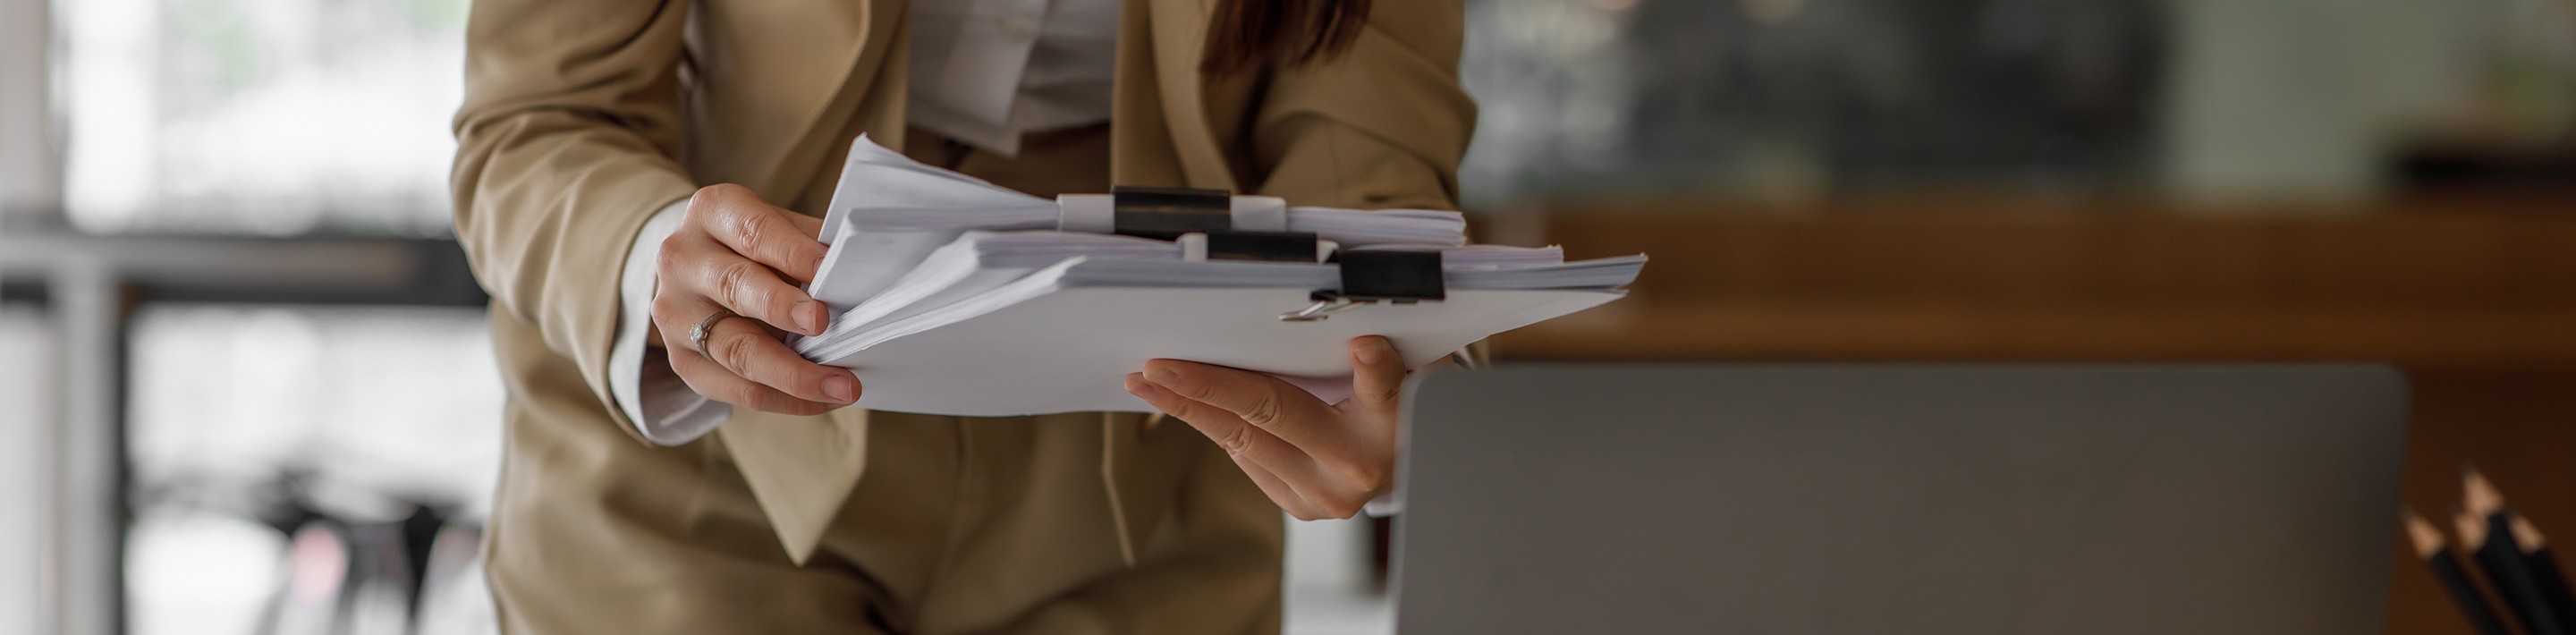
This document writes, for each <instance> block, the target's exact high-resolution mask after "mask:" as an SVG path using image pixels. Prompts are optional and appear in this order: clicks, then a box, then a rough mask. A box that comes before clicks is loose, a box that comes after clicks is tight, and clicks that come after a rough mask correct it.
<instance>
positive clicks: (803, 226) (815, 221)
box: [785, 212, 832, 254]
mask: <svg viewBox="0 0 2576 635" xmlns="http://www.w3.org/2000/svg"><path fill="white" fill-rule="evenodd" d="M785 216H786V218H787V222H789V223H794V224H795V225H796V234H797V235H799V236H812V237H814V241H815V242H822V241H823V219H820V218H815V217H812V216H806V215H804V214H798V213H794V212H789V213H787V214H786V215H785ZM831 250H832V248H831V246H829V245H825V246H824V247H823V251H824V252H825V253H826V254H829V253H830V252H831Z"/></svg>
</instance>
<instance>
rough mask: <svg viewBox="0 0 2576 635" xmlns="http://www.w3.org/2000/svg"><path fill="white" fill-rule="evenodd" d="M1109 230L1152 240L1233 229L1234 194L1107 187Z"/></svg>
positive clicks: (1163, 188)
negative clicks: (1109, 210)
mask: <svg viewBox="0 0 2576 635" xmlns="http://www.w3.org/2000/svg"><path fill="white" fill-rule="evenodd" d="M1109 197H1110V204H1109V205H1110V208H1111V210H1112V212H1111V220H1110V227H1111V231H1114V232H1117V233H1120V234H1125V235H1129V236H1136V237H1141V238H1152V239H1155V240H1172V239H1175V238H1179V237H1181V234H1187V233H1190V232H1209V233H1214V232H1221V231H1228V230H1232V229H1234V196H1233V195H1231V194H1227V193H1226V192H1225V191H1224V190H1194V189H1187V188H1177V187H1135V186H1127V185H1121V186H1117V187H1112V188H1109Z"/></svg>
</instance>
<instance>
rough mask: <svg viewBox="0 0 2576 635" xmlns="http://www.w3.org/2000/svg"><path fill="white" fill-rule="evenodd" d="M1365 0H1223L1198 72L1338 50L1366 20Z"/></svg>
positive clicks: (1300, 60) (1289, 62) (1290, 61)
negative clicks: (1205, 55)
mask: <svg viewBox="0 0 2576 635" xmlns="http://www.w3.org/2000/svg"><path fill="white" fill-rule="evenodd" d="M1369 1H1370V0H1223V1H1222V4H1220V5H1219V6H1218V7H1217V10H1216V22H1215V24H1214V25H1212V26H1211V27H1210V28H1209V31H1208V42H1207V57H1206V59H1204V60H1202V61H1201V62H1200V64H1199V72H1202V73H1207V74H1210V75H1230V74H1234V73H1240V72H1244V71H1250V70H1255V69H1259V68H1261V67H1263V66H1269V65H1279V66H1294V65H1297V64H1304V63H1307V62H1311V61H1315V60H1318V59H1322V58H1326V57H1330V56H1332V55H1335V54H1338V53H1341V52H1342V50H1343V49H1347V48H1350V46H1351V43H1352V42H1355V41H1358V40H1359V37H1360V29H1361V27H1363V26H1365V25H1366V24H1367V23H1368V14H1369Z"/></svg>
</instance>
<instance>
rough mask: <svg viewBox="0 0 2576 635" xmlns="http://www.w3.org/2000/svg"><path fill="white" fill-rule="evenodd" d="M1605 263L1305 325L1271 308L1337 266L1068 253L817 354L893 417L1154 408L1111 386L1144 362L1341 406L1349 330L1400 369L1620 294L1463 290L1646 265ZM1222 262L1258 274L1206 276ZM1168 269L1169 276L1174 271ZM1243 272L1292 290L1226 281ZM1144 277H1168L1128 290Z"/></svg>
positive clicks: (1504, 276)
mask: <svg viewBox="0 0 2576 635" xmlns="http://www.w3.org/2000/svg"><path fill="white" fill-rule="evenodd" d="M1614 260H1616V261H1617V262H1609V261H1594V262H1584V263H1568V264H1565V265H1560V266H1558V267H1556V268H1551V269H1550V270H1549V271H1544V272H1521V273H1515V272H1512V271H1505V270H1495V271H1453V272H1451V273H1450V274H1449V275H1448V276H1447V277H1448V279H1449V282H1450V287H1449V289H1448V291H1447V298H1446V299H1444V300H1441V301H1438V302H1423V303H1418V304H1410V305H1391V304H1380V305H1370V306H1363V307H1359V308H1357V309H1353V310H1350V311H1346V312H1343V313H1339V314H1336V315H1334V316H1332V317H1331V318H1330V319H1326V320H1323V321H1318V322H1284V321H1281V320H1280V319H1279V315H1280V314H1281V313H1285V312H1290V311H1295V310H1297V309H1299V308H1302V307H1304V306H1306V305H1307V304H1308V303H1309V300H1308V297H1307V294H1308V293H1309V292H1311V291H1312V290H1313V289H1315V288H1319V287H1317V286H1316V285H1318V284H1320V285H1323V286H1326V287H1329V286H1330V283H1329V282H1326V281H1327V280H1330V279H1332V278H1333V277H1334V276H1336V275H1337V274H1336V273H1334V271H1335V269H1334V267H1333V266H1331V265H1295V264H1262V263H1166V262H1140V261H1087V260H1084V259H1080V258H1076V259H1072V260H1068V261H1065V262H1063V263H1059V264H1057V265H1055V266H1052V267H1047V268H1044V269H1040V270H1038V271H1037V272H1035V273H1031V274H1028V275H1027V276H1025V277H1022V278H1020V279H1018V280H1015V281H1012V282H1010V283H1007V284H1004V285H1001V286H999V287H996V288H994V289H992V290H989V291H986V292H984V293H982V294H978V295H976V296H975V297H972V298H967V299H964V300H961V301H958V302H954V303H951V304H948V305H946V306H941V307H937V308H933V309H930V310H927V311H923V312H919V313H916V314H913V315H911V316H909V317H905V318H902V319H896V320H890V321H884V322H881V323H880V324H879V325H877V326H876V327H874V328H870V329H867V330H866V331H865V332H863V333H858V334H855V335H854V336H853V337H851V338H849V339H847V340H845V341H844V342H843V343H842V346H840V347H837V348H836V350H834V351H831V352H830V354H827V355H822V356H817V359H818V360H819V361H821V362H823V363H825V364H829V365H833V366H841V367H846V368H849V369H851V370H853V371H855V372H856V373H857V375H858V379H859V383H860V385H861V386H862V388H861V390H860V397H859V402H858V404H857V407H861V408H869V409H874V410H890V411H898V412H919V413H928V414H943V415H958V416H1011V415H1026V414H1043V413H1053V412H1076V411H1091V410H1105V411H1119V412H1151V411H1153V408H1152V407H1151V406H1150V405H1148V404H1146V403H1145V402H1144V401H1143V400H1140V399H1137V398H1136V397H1135V396H1133V395H1129V394H1127V391H1126V388H1125V384H1124V382H1125V377H1126V375H1127V373H1132V372H1137V371H1140V370H1143V369H1144V367H1145V362H1146V361H1147V360H1151V359H1157V358H1169V359H1184V360H1190V361H1196V362H1203V363H1209V364H1217V365H1221V366H1230V367H1234V368H1241V369H1245V370H1252V371H1258V372H1263V373H1269V374H1271V375H1275V376H1278V377H1280V378H1281V379H1284V380H1286V381H1288V382H1289V383H1291V384H1294V385H1296V386H1297V387H1299V388H1302V389H1305V390H1306V391H1307V392H1309V393H1312V394H1314V395H1315V396H1316V397H1318V398H1320V399H1323V400H1324V401H1327V402H1339V401H1341V400H1342V399H1345V398H1347V397H1349V396H1350V393H1351V377H1350V362H1349V357H1348V353H1347V351H1348V350H1349V349H1348V346H1347V343H1348V342H1349V341H1350V339H1351V338H1354V337H1359V336H1362V335H1383V336H1386V337H1387V338H1388V339H1390V340H1392V341H1394V343H1395V346H1396V350H1398V351H1399V352H1401V353H1403V356H1404V358H1405V359H1404V361H1405V365H1406V367H1407V368H1419V367H1421V366H1423V365H1426V364H1429V363H1431V362H1433V361H1436V360H1438V359H1439V358H1441V357H1443V356H1445V355H1448V354H1449V352H1450V351H1454V350H1457V349H1459V348H1461V347H1464V346H1466V345H1467V344H1469V343H1472V342H1475V341H1477V340H1481V339H1484V338H1486V337H1489V336H1492V335H1493V334H1495V333H1500V332H1503V331H1508V330H1511V329H1515V328H1519V327H1522V326H1527V325H1529V324H1533V323H1537V322H1540V321H1543V320H1547V319H1551V318H1555V317H1559V316H1563V315H1566V314H1569V313H1573V312H1576V311H1581V310H1584V309H1588V308H1592V307H1594V306H1599V305H1601V304H1602V303H1605V302H1609V301H1611V300H1615V299H1618V298H1619V297H1621V296H1623V295H1625V292H1624V291H1618V290H1614V289H1609V288H1606V287H1607V286H1611V285H1602V286H1592V285H1588V284H1587V285H1585V286H1584V287H1583V288H1572V289H1548V288H1535V289H1533V288H1476V287H1478V286H1501V287H1511V286H1516V285H1526V284H1542V283H1540V282H1531V281H1529V280H1526V279H1521V280H1516V279H1515V278H1533V279H1535V278H1546V279H1552V280H1559V281H1564V280H1573V281H1575V282H1583V283H1591V282H1597V281H1599V280H1603V279H1620V280H1621V281H1620V282H1617V283H1614V284H1624V279H1630V278H1633V277H1634V276H1635V273H1636V269H1637V267H1638V266H1639V265H1642V263H1643V259H1642V258H1633V257H1632V258H1627V259H1614ZM1176 267H1177V269H1176ZM1226 269H1234V270H1244V271H1252V270H1265V269H1266V270H1269V271H1268V272H1265V273H1261V274H1258V275H1253V276H1246V275H1239V274H1228V273H1223V272H1222V271H1219V272H1218V273H1208V272H1209V271H1210V270H1226ZM1176 270H1178V271H1182V273H1181V274H1180V275H1172V272H1174V271H1176ZM1559 270H1562V271H1559ZM1565 271H1575V272H1579V273H1578V274H1566V273H1565ZM1524 274H1529V275H1524ZM1539 274H1543V275H1539ZM1585 276H1588V277H1585ZM1250 278H1264V280H1263V282H1268V283H1275V282H1279V281H1293V282H1294V283H1293V284H1285V285H1276V286H1248V285H1245V284H1242V283H1236V282H1228V280H1241V279H1250ZM1480 278H1481V280H1480ZM1148 280H1163V281H1172V280H1180V282H1175V283H1172V284H1171V285H1170V286H1138V284H1137V283H1139V282H1143V281H1148ZM1480 283H1490V285H1486V284H1480Z"/></svg>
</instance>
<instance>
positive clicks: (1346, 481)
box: [1127, 335, 1405, 520]
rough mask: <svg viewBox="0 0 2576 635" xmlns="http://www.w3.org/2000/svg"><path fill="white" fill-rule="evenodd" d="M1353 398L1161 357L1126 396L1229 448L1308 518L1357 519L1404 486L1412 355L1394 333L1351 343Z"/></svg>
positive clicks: (1291, 509) (1273, 493)
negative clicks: (1402, 438) (1320, 395)
mask: <svg viewBox="0 0 2576 635" xmlns="http://www.w3.org/2000/svg"><path fill="white" fill-rule="evenodd" d="M1350 357H1351V371H1352V375H1353V377H1352V381H1351V384H1352V388H1353V391H1352V393H1351V398H1350V399H1348V400H1344V401H1343V402H1342V403H1341V404H1340V405H1334V404H1327V403H1324V401H1323V400H1321V399H1316V398H1315V396H1314V395H1312V394H1308V393H1307V392H1306V391H1305V390H1304V389H1301V388H1298V387H1296V386H1294V385H1290V384H1289V383H1288V382H1285V381H1281V380H1280V379H1279V378H1277V377H1272V376H1269V375H1264V374H1261V373H1256V372H1251V371H1245V370H1236V369H1232V368H1226V367H1223V366H1211V365H1208V364H1200V363H1196V362H1184V361H1180V360H1172V359H1157V360H1153V361H1150V362H1146V363H1145V372H1142V373H1129V374H1128V375H1127V392H1130V393H1134V394H1135V395H1136V396H1137V397H1141V398H1143V399H1144V400H1145V401H1146V403H1151V404H1153V405H1154V407H1155V408H1159V409H1162V411H1163V412H1164V413H1165V414H1169V415H1171V416H1173V417H1174V418H1178V419H1180V420H1182V421H1185V422H1188V423H1189V424H1190V427H1192V428H1197V429H1198V431H1199V433H1201V434H1205V435H1207V437H1208V438H1209V439H1212V440H1215V441H1216V444H1217V446H1218V447H1222V448H1225V453H1226V455H1227V456H1231V457H1233V458H1234V464H1235V465H1236V466H1238V467H1241V468H1243V473H1244V474H1247V475H1250V476H1251V477H1252V482H1253V483H1254V484H1256V485H1260V486H1261V491H1262V493H1265V494H1269V495H1270V500H1271V501H1273V502H1277V503H1279V507H1280V508H1281V509H1285V510H1288V513H1289V515H1292V516H1296V517H1297V518H1298V519H1300V520H1320V519H1325V518H1349V517H1351V516H1352V515H1353V514H1357V513H1359V512H1360V508H1361V506H1364V505H1367V504H1368V502H1369V500H1371V499H1374V498H1377V497H1378V496H1380V495H1383V494H1385V493H1386V492H1387V490H1390V489H1393V488H1394V485H1395V432H1396V430H1395V425H1396V399H1397V394H1398V393H1399V392H1400V391H1401V390H1402V389H1403V387H1404V374H1405V371H1404V358H1403V357H1401V356H1399V355H1396V353H1395V345H1394V344H1392V343H1390V342H1388V341H1387V340H1386V338H1383V337H1378V336H1374V335H1372V336H1367V337H1361V338H1356V339H1352V340H1351V344H1350Z"/></svg>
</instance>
